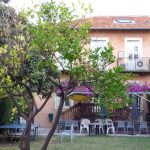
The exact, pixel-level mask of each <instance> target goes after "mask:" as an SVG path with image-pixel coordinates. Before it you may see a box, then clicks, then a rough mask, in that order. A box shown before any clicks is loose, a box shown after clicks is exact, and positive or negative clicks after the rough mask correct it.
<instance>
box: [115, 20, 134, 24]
mask: <svg viewBox="0 0 150 150" xmlns="http://www.w3.org/2000/svg"><path fill="white" fill-rule="evenodd" d="M113 22H114V23H118V24H134V23H135V21H134V20H130V19H116V20H114V21H113Z"/></svg>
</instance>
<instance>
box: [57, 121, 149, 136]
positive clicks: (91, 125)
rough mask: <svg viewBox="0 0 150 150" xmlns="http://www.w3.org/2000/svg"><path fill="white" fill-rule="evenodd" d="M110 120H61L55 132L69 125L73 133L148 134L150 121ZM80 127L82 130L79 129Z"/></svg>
mask: <svg viewBox="0 0 150 150" xmlns="http://www.w3.org/2000/svg"><path fill="white" fill-rule="evenodd" d="M87 120H88V119H87ZM107 120H109V121H111V119H106V120H101V119H97V120H95V121H94V122H93V121H90V120H89V122H88V123H83V120H82V121H78V120H61V121H59V123H58V126H57V129H56V132H55V133H56V134H59V133H61V132H63V131H64V130H70V127H71V125H72V124H73V126H74V134H75V135H80V136H83V135H87V136H91V135H113V136H133V135H134V136H150V122H137V121H129V120H125V121H112V122H109V123H108V122H107ZM81 129H82V130H81Z"/></svg>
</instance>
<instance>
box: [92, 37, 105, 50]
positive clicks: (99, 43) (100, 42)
mask: <svg viewBox="0 0 150 150" xmlns="http://www.w3.org/2000/svg"><path fill="white" fill-rule="evenodd" d="M107 44H108V38H92V41H91V48H92V50H94V49H96V48H100V52H101V51H102V50H103V49H104V47H105V46H107Z"/></svg>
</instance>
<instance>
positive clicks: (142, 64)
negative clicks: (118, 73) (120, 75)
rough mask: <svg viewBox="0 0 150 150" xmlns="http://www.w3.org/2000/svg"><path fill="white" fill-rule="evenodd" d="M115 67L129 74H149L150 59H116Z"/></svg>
mask: <svg viewBox="0 0 150 150" xmlns="http://www.w3.org/2000/svg"><path fill="white" fill-rule="evenodd" d="M117 66H121V67H123V68H124V71H130V72H150V58H148V57H139V58H138V57H137V58H132V57H120V58H118V59H117Z"/></svg>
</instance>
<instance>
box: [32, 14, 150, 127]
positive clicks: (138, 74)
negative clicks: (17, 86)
mask: <svg viewBox="0 0 150 150" xmlns="http://www.w3.org/2000/svg"><path fill="white" fill-rule="evenodd" d="M91 21H92V30H91V32H90V36H91V44H90V45H91V47H92V48H96V47H101V48H103V47H104V46H106V45H107V43H108V42H110V43H111V44H112V46H113V47H114V55H115V57H116V62H115V63H114V64H113V66H122V67H124V72H125V73H132V74H133V79H132V80H131V81H130V82H131V83H134V82H136V83H138V84H139V83H140V84H145V83H147V84H149V83H150V17H148V16H100V17H93V18H92V19H91ZM66 78H67V74H64V76H63V77H62V80H65V79H66ZM142 96H143V95H142ZM144 96H145V95H144ZM145 98H146V97H145ZM136 101H137V103H138V107H139V108H138V109H139V111H140V116H139V120H141V121H143V120H146V119H147V114H148V113H149V110H148V107H147V105H148V104H147V101H146V100H144V99H142V98H140V97H137V98H136ZM40 103H41V102H40V101H38V100H37V104H40ZM58 104H59V100H58V97H57V96H56V94H54V95H53V97H52V98H51V100H49V102H48V104H47V105H46V107H45V108H44V109H43V110H42V111H41V112H40V113H39V114H38V115H37V116H36V118H35V122H38V123H40V125H41V126H42V127H50V126H51V124H52V121H53V119H54V117H55V114H56V111H57V108H58ZM73 105H74V103H73V101H72V100H69V101H68V102H65V106H64V111H65V110H67V109H68V108H70V107H72V106H73ZM72 119H73V118H72Z"/></svg>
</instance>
